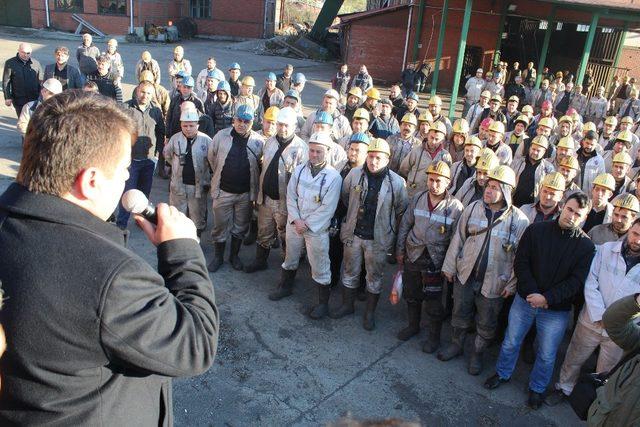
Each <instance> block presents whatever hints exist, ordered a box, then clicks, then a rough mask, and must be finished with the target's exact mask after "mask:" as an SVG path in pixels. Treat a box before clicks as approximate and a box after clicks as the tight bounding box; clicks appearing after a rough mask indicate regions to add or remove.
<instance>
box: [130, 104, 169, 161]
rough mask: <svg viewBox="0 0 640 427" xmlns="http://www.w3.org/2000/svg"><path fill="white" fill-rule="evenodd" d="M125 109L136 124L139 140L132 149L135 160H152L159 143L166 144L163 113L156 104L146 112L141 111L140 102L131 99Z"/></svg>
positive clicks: (132, 156)
mask: <svg viewBox="0 0 640 427" xmlns="http://www.w3.org/2000/svg"><path fill="white" fill-rule="evenodd" d="M125 107H126V108H127V111H129V114H131V116H132V117H133V119H134V120H135V122H136V129H137V131H138V138H137V139H136V143H135V144H134V146H133V147H132V148H131V158H132V159H134V160H144V159H151V158H153V157H155V155H156V151H157V150H156V147H157V144H158V141H160V145H162V144H163V143H164V136H165V128H164V119H163V117H162V111H161V110H160V108H158V107H156V105H155V104H151V105H149V107H147V109H146V110H145V111H142V110H141V109H140V106H139V105H138V100H136V99H130V100H129V101H127V102H126V104H125Z"/></svg>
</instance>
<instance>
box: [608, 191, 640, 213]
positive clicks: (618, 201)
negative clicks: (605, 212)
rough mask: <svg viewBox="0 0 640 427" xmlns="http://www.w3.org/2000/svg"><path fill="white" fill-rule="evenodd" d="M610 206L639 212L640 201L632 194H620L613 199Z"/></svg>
mask: <svg viewBox="0 0 640 427" xmlns="http://www.w3.org/2000/svg"><path fill="white" fill-rule="evenodd" d="M612 205H613V206H614V207H616V208H622V209H629V210H630V211H632V212H635V213H638V212H640V201H638V198H637V197H636V196H634V195H633V194H628V193H627V194H621V195H619V196H617V197H616V198H615V199H613V202H612Z"/></svg>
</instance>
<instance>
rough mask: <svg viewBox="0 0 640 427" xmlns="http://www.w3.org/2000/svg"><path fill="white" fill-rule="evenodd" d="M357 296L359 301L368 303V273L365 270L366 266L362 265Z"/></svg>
mask: <svg viewBox="0 0 640 427" xmlns="http://www.w3.org/2000/svg"><path fill="white" fill-rule="evenodd" d="M356 295H357V298H358V301H366V299H367V272H366V271H365V269H364V264H363V265H362V270H360V285H359V286H358V289H357V292H356Z"/></svg>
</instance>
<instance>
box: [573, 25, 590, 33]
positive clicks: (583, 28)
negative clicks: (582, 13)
mask: <svg viewBox="0 0 640 427" xmlns="http://www.w3.org/2000/svg"><path fill="white" fill-rule="evenodd" d="M590 26H591V25H584V24H578V27H577V28H576V31H577V32H579V33H588V32H589V27H590Z"/></svg>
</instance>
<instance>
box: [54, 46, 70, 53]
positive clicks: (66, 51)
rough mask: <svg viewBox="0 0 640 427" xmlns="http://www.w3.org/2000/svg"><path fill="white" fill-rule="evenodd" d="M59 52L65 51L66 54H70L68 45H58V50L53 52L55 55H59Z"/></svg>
mask: <svg viewBox="0 0 640 427" xmlns="http://www.w3.org/2000/svg"><path fill="white" fill-rule="evenodd" d="M58 52H62V53H64V54H66V55H69V49H67V47H66V46H58V47H57V48H56V50H54V51H53V54H54V55H57V54H58Z"/></svg>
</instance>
